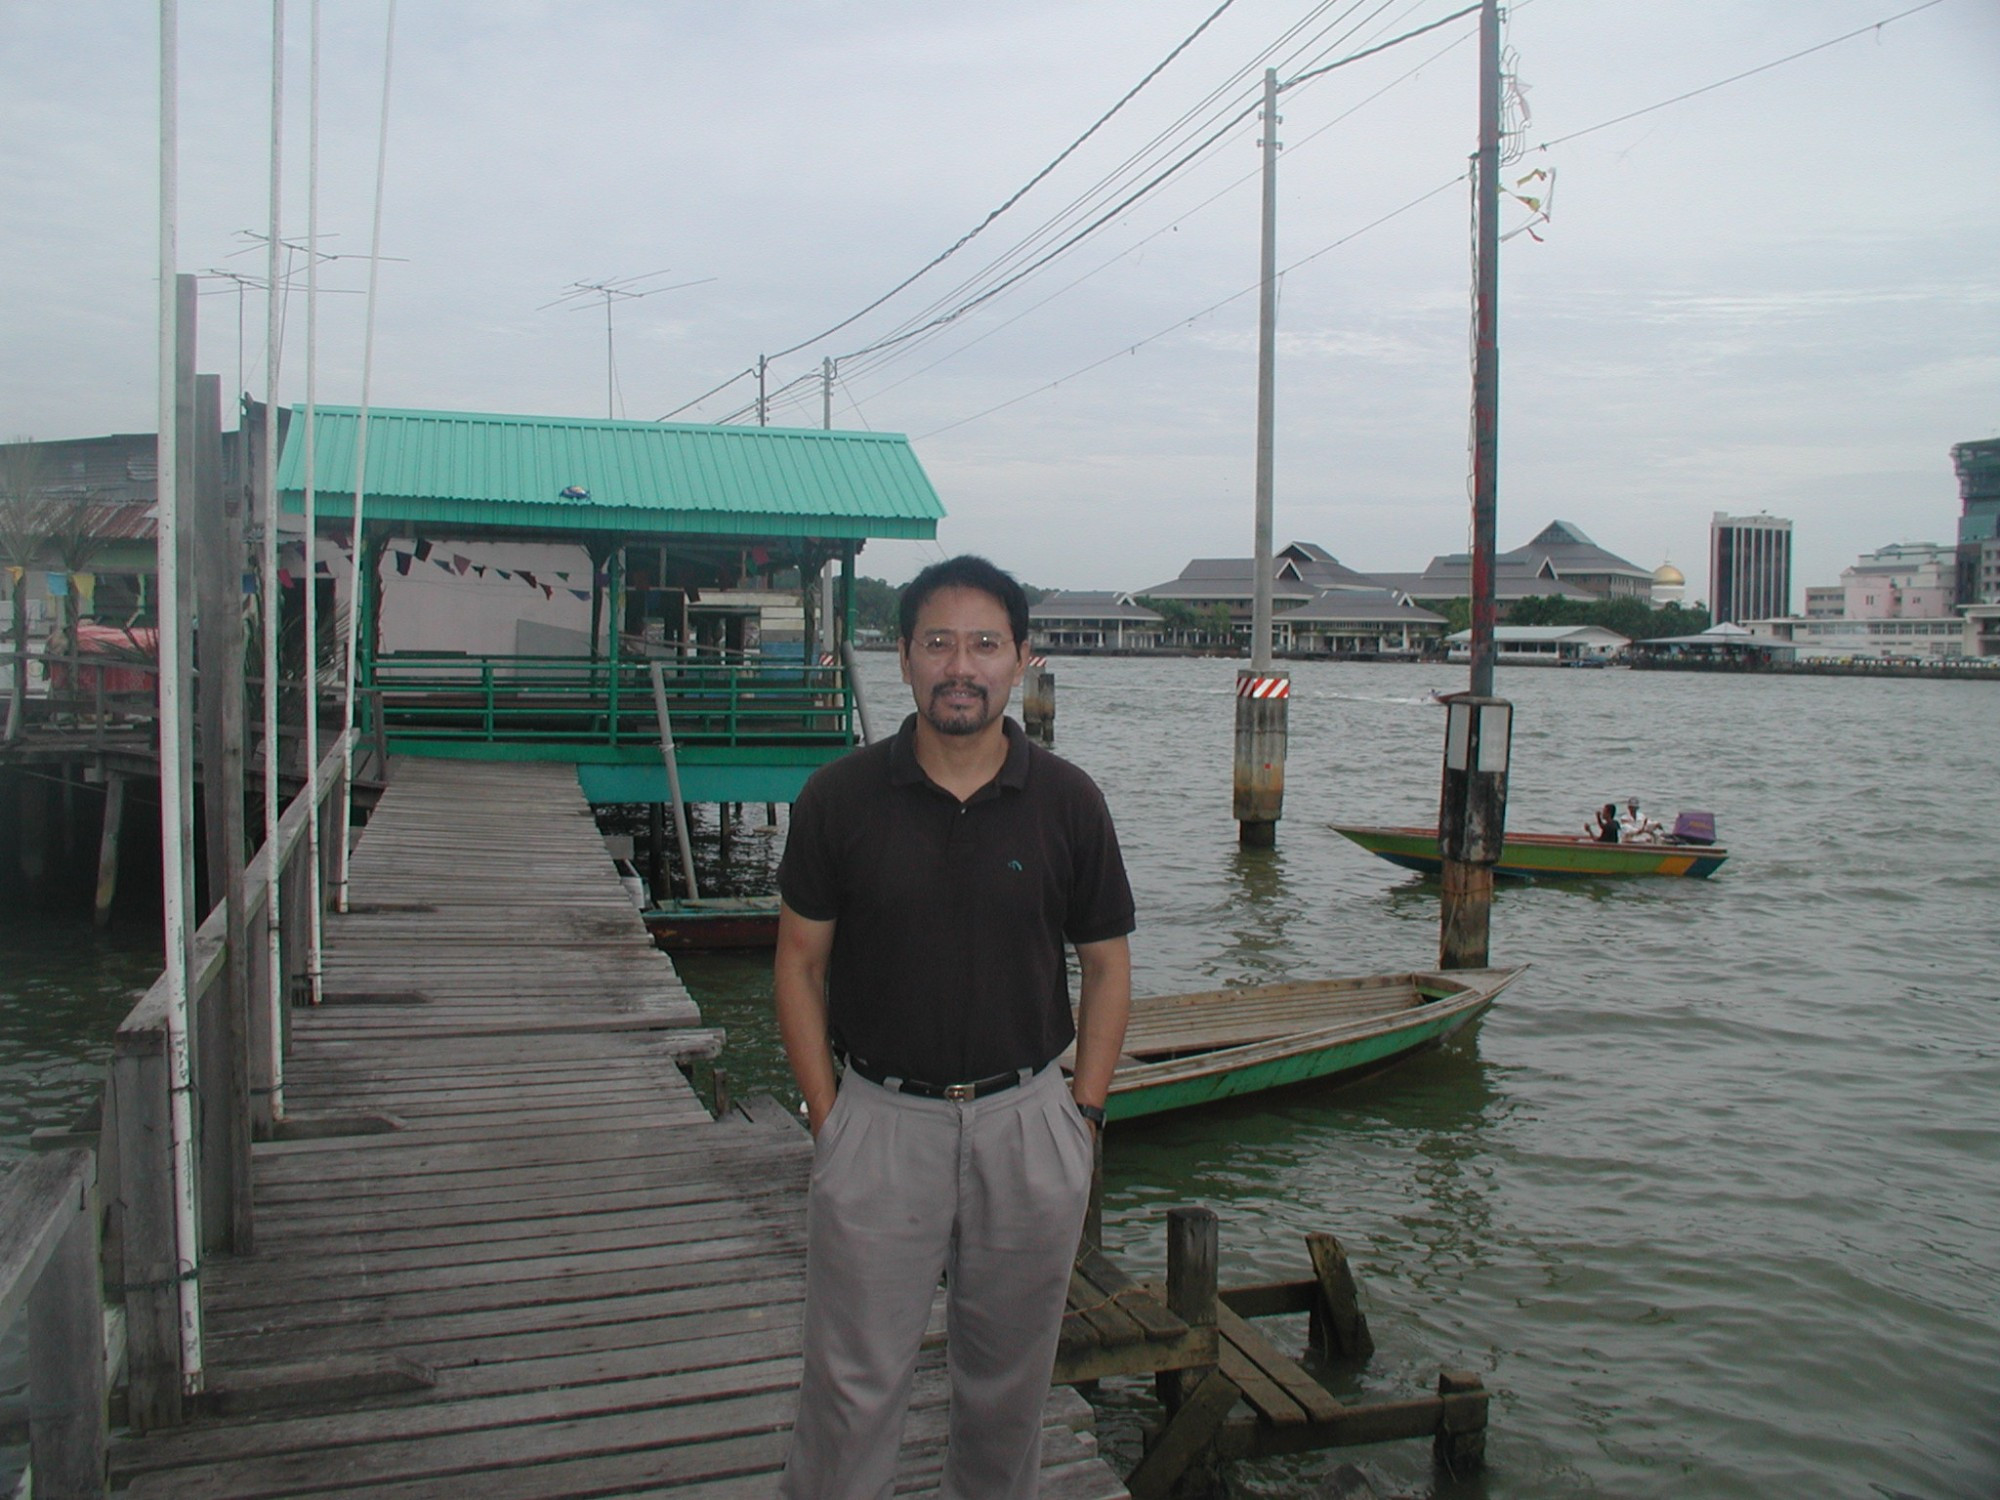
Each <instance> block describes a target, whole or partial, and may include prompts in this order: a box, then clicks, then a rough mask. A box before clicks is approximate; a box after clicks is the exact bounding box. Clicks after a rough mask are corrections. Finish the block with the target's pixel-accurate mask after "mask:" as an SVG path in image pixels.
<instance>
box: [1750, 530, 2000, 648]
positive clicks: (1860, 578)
mask: <svg viewBox="0 0 2000 1500" xmlns="http://www.w3.org/2000/svg"><path fill="white" fill-rule="evenodd" d="M1957 563H1958V549H1957V548H1955V547H1951V546H1945V545H1941V544H1939V543H1936V542H1892V543H1890V544H1889V545H1888V546H1886V547H1878V548H1877V549H1876V550H1875V551H1873V552H1870V553H1866V554H1864V555H1863V556H1862V557H1860V558H1858V559H1857V560H1856V561H1855V563H1854V564H1853V566H1851V567H1848V568H1843V569H1842V570H1841V574H1840V583H1839V585H1838V586H1837V587H1836V586H1829V585H1825V584H1815V585H1812V586H1810V587H1808V588H1807V589H1806V611H1805V615H1804V617H1803V618H1800V617H1796V616H1776V617H1772V618H1768V619H1757V620H1752V621H1749V622H1747V623H1749V624H1750V625H1751V627H1752V628H1753V629H1754V630H1755V631H1756V632H1757V633H1758V634H1759V635H1761V636H1769V637H1771V638H1772V639H1774V640H1779V641H1783V642H1786V643H1788V644H1789V645H1790V646H1791V647H1792V648H1793V652H1792V654H1793V655H1795V656H1797V657H1802V658H1803V657H1814V656H1823V657H1833V658H1839V657H1855V656H1868V657H1895V658H1911V659H1917V660H1934V659H1943V658H1948V657H1955V656H1971V655H1977V654H1978V651H1977V649H1976V647H1975V645H1974V644H1973V641H1974V636H1973V635H1971V634H1968V631H1969V630H1970V629H1971V628H1972V627H1969V626H1968V624H1967V622H1966V620H1965V618H1964V617H1963V615H1962V614H1961V613H1960V612H1959V611H1958V609H1957V608H1956V607H1955V606H1954V605H1953V603H1952V596H1953V593H1954V589H1955V587H1956V582H1957V580H1956V577H1955V575H1956V572H1957Z"/></svg>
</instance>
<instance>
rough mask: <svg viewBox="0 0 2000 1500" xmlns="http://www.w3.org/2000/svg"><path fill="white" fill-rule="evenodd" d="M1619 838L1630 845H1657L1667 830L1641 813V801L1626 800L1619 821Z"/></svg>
mask: <svg viewBox="0 0 2000 1500" xmlns="http://www.w3.org/2000/svg"><path fill="white" fill-rule="evenodd" d="M1618 832H1619V836H1620V837H1621V838H1622V839H1623V840H1624V841H1625V842H1626V843H1628V844H1657V843H1659V842H1660V839H1661V838H1662V836H1663V835H1664V834H1665V832H1666V830H1665V829H1663V828H1661V827H1660V825H1659V823H1658V822H1656V821H1655V820H1654V819H1652V818H1649V817H1647V816H1646V815H1645V814H1644V813H1643V812H1641V811H1639V799H1638V798H1637V797H1628V798H1626V799H1625V811H1624V813H1623V814H1622V815H1621V816H1620V817H1619V819H1618Z"/></svg>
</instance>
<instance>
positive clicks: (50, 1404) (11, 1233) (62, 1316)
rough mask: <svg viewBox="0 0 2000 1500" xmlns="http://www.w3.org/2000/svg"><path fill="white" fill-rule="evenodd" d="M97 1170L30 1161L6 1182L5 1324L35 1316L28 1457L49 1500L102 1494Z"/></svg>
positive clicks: (1, 1316)
mask: <svg viewBox="0 0 2000 1500" xmlns="http://www.w3.org/2000/svg"><path fill="white" fill-rule="evenodd" d="M95 1176H96V1166H95V1163H94V1161H93V1159H92V1157H91V1154H90V1152H88V1151H86V1150H68V1151H52V1152H49V1153H48V1154H47V1155H45V1156H37V1157H31V1158H29V1159H28V1160H27V1161H25V1162H23V1163H22V1164H21V1165H20V1166H18V1167H16V1168H15V1169H14V1170H13V1171H12V1172H11V1173H9V1174H8V1176H7V1178H6V1179H5V1181H4V1182H0V1326H6V1325H9V1324H11V1323H12V1321H13V1318H14V1314H15V1312H16V1310H17V1309H19V1308H20V1307H22V1306H23V1305H24V1304H25V1306H26V1308H27V1313H28V1461H29V1464H30V1466H31V1469H30V1472H31V1474H32V1483H33V1487H34V1493H35V1494H36V1495H38V1496H42V1497H43V1500H50V1497H56V1500H76V1497H83V1496H92V1497H96V1496H102V1495H103V1494H104V1459H105V1449H106V1438H107V1432H106V1424H105V1410H104V1298H103V1293H102V1291H101V1283H100V1281H99V1274H98V1260H97V1208H96V1195H95V1193H94V1191H93V1183H94V1179H95Z"/></svg>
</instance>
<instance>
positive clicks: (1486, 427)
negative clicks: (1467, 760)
mask: <svg viewBox="0 0 2000 1500" xmlns="http://www.w3.org/2000/svg"><path fill="white" fill-rule="evenodd" d="M1478 244H1479V264H1478V275H1477V282H1476V289H1475V295H1476V299H1477V312H1476V327H1477V334H1476V338H1475V344H1474V349H1473V362H1472V680H1471V684H1470V687H1471V691H1472V692H1473V693H1475V694H1477V695H1478V696H1480V697H1482V698H1484V697H1491V696H1492V694H1493V626H1494V620H1495V615H1496V612H1497V611H1496V607H1495V604H1494V597H1493V554H1494V549H1495V546H1496V545H1497V542H1496V536H1497V523H1496V514H1497V509H1498V504H1497V502H1498V488H1499V487H1498V471H1497V464H1498V460H1499V453H1500V333H1499V316H1500V5H1499V0H1486V3H1485V4H1484V5H1483V6H1482V7H1481V9H1480V13H1479V241H1478Z"/></svg>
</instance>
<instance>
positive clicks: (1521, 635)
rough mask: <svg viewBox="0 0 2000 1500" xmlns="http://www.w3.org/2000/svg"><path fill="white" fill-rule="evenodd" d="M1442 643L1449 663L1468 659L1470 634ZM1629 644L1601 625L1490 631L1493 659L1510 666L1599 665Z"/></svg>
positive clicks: (1626, 638)
mask: <svg viewBox="0 0 2000 1500" xmlns="http://www.w3.org/2000/svg"><path fill="white" fill-rule="evenodd" d="M1445 641H1446V644H1447V645H1448V646H1449V647H1450V654H1451V660H1453V661H1465V660H1466V659H1467V658H1468V657H1469V656H1470V655H1471V651H1472V632H1471V631H1469V630H1461V631H1459V632H1457V633H1456V634H1455V635H1449V636H1446V637H1445ZM1631 644H1632V642H1631V638H1630V637H1629V636H1622V635H1620V634H1619V633H1618V632H1617V631H1615V630H1606V629H1605V628H1604V627H1603V626H1602V625H1501V626H1497V627H1495V629H1494V631H1493V650H1494V656H1495V658H1496V659H1497V660H1498V661H1500V662H1501V663H1503V664H1506V665H1513V666H1540V667H1560V666H1570V665H1574V664H1579V663H1588V664H1591V665H1601V664H1603V663H1604V662H1607V661H1609V660H1610V659H1611V658H1612V657H1614V656H1616V655H1617V654H1618V653H1619V652H1620V651H1623V650H1624V649H1625V648H1626V647H1627V646H1629V645H1631Z"/></svg>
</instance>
